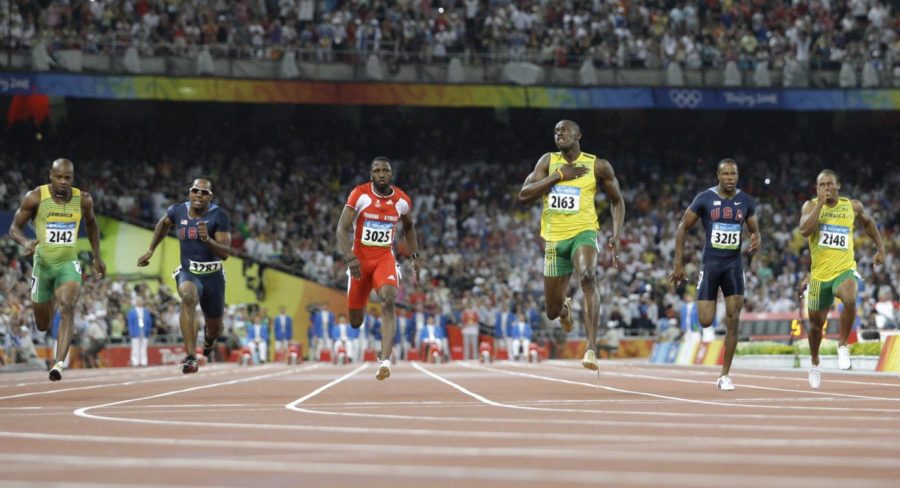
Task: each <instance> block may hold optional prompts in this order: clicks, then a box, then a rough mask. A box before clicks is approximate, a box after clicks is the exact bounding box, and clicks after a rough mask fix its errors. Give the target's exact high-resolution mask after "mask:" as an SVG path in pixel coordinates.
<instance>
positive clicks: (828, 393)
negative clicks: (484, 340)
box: [555, 368, 900, 412]
mask: <svg viewBox="0 0 900 488" xmlns="http://www.w3.org/2000/svg"><path fill="white" fill-rule="evenodd" d="M555 369H557V370H559V369H560V368H555ZM605 374H607V375H609V376H619V377H623V378H640V379H651V380H663V381H675V382H681V383H694V384H705V385H708V384H712V382H711V381H702V380H691V379H687V378H674V377H669V376H656V375H648V374H637V373H614V372H606V373H605ZM735 376H736V377H738V378H740V377H742V376H743V375H740V376H738V375H735ZM735 386H738V387H741V388H753V389H756V390H768V391H783V392H787V393H802V394H806V395H820V396H824V397H841V398H853V399H859V400H873V401H887V402H900V398H887V397H875V396H870V395H852V394H849V393H838V392H831V391H824V390H817V391H816V390H808V389H806V390H796V389H788V388H774V387H769V386H758V385H749V384H746V383H735ZM898 412H900V410H898Z"/></svg>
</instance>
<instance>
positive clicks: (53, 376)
mask: <svg viewBox="0 0 900 488" xmlns="http://www.w3.org/2000/svg"><path fill="white" fill-rule="evenodd" d="M63 367H64V365H63V362H62V361H59V362H57V363H56V365H55V366H53V369H51V370H50V381H59V380H61V379H62V372H63Z"/></svg>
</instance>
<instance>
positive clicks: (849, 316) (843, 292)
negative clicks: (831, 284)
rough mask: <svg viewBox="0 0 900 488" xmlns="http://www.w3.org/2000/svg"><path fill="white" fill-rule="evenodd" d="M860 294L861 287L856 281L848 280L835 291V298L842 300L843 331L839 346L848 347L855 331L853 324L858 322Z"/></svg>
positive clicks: (839, 338) (841, 331) (839, 337)
mask: <svg viewBox="0 0 900 488" xmlns="http://www.w3.org/2000/svg"><path fill="white" fill-rule="evenodd" d="M858 293H859V285H858V284H857V283H856V280H855V279H846V280H844V281H842V282H841V284H840V285H838V287H837V289H836V290H834V296H835V297H837V298H839V299H840V300H841V305H842V309H841V330H840V335H839V336H838V344H839V345H841V346H846V345H847V339H848V338H849V337H850V331H851V330H853V322H856V295H857V294H858Z"/></svg>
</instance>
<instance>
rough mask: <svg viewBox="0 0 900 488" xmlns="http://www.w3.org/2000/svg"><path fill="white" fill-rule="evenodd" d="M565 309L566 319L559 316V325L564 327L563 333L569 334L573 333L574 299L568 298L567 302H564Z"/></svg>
mask: <svg viewBox="0 0 900 488" xmlns="http://www.w3.org/2000/svg"><path fill="white" fill-rule="evenodd" d="M563 309H565V310H566V317H565V318H563V316H562V315H560V316H559V325H561V326H562V330H563V332H565V333H566V334H568V333H569V332H572V298H571V297H566V301H564V302H563Z"/></svg>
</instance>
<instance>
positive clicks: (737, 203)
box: [688, 187, 756, 300]
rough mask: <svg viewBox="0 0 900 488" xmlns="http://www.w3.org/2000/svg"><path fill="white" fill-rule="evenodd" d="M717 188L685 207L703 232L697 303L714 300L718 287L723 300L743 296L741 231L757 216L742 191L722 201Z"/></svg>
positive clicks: (699, 194) (751, 201) (707, 191)
mask: <svg viewBox="0 0 900 488" xmlns="http://www.w3.org/2000/svg"><path fill="white" fill-rule="evenodd" d="M716 189H717V187H712V188H710V189H708V190H706V191H702V192H700V193H698V194H697V196H696V197H695V198H694V201H693V203H691V206H690V207H688V209H689V210H690V211H691V212H694V213H695V214H697V216H698V217H700V220H701V221H702V222H703V228H704V229H705V230H706V244H704V246H703V256H702V258H701V263H702V266H701V270H700V279H699V281H698V282H697V300H715V299H716V295H717V294H718V291H719V288H721V289H722V294H723V295H725V296H726V297H730V296H732V295H743V294H744V265H743V262H742V261H741V228H742V226H743V224H744V222H746V221H747V219H749V218H750V217H752V216H753V215H754V214H755V213H756V201H755V200H753V197H751V196H750V195H747V194H746V193H744V192H742V191H741V190H736V191H735V195H734V197H732V198H722V197H721V196H719V194H718V193H717V192H716Z"/></svg>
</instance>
